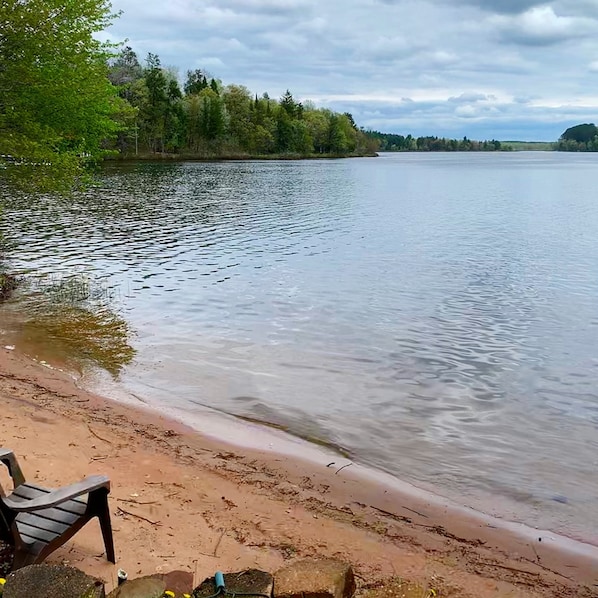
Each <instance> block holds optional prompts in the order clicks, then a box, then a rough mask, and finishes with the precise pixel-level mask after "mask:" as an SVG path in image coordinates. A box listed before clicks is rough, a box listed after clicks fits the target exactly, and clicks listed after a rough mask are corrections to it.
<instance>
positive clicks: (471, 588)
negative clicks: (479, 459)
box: [0, 348, 598, 598]
mask: <svg viewBox="0 0 598 598" xmlns="http://www.w3.org/2000/svg"><path fill="white" fill-rule="evenodd" d="M0 401H1V402H2V403H1V404H2V418H1V420H0V439H1V445H2V446H4V447H7V448H11V449H13V450H14V451H15V452H16V454H17V455H18V457H19V459H20V462H21V467H22V468H23V470H24V472H25V475H26V476H27V477H28V479H30V480H35V481H36V482H39V483H42V484H45V485H47V486H60V485H64V484H68V483H71V482H75V481H77V480H79V479H81V478H83V477H85V476H87V475H91V474H95V473H102V474H106V475H108V476H109V477H110V479H111V483H112V490H111V494H110V507H111V513H112V524H113V529H114V536H115V544H116V553H117V564H116V565H112V564H111V563H109V562H107V561H106V559H105V557H104V554H103V545H102V541H101V535H100V532H99V526H98V525H97V524H96V523H95V522H93V523H91V524H89V525H88V526H87V527H86V528H85V529H84V530H83V531H82V532H80V533H79V534H77V535H76V536H75V538H73V540H71V541H70V542H69V543H67V544H66V545H65V546H64V547H63V548H62V549H60V550H58V551H57V552H56V553H54V554H53V555H52V556H51V557H50V559H49V561H50V562H68V563H70V564H72V565H74V566H76V567H79V568H81V569H82V570H84V571H85V572H87V573H90V574H92V575H97V576H98V577H101V578H102V579H104V580H105V581H106V582H107V587H108V588H110V587H112V586H113V585H114V584H115V581H116V572H117V569H118V568H119V567H121V568H123V569H125V570H126V571H127V572H128V573H129V576H130V577H136V576H139V575H146V574H151V573H154V572H167V571H170V570H174V569H184V570H188V571H191V572H192V573H193V575H194V578H195V581H196V582H197V583H199V582H201V581H202V580H203V579H204V578H206V577H209V576H211V575H213V573H214V571H216V570H222V571H238V570H241V569H244V568H250V567H257V568H260V569H263V570H268V571H274V570H276V569H277V568H279V567H280V566H282V565H284V564H285V563H287V562H289V561H290V560H291V559H296V558H300V557H306V556H314V555H321V556H328V557H335V558H339V559H343V560H346V561H348V562H350V563H352V565H353V567H354V569H355V572H356V575H357V581H358V586H359V587H360V588H362V589H363V588H368V587H377V586H379V585H381V584H382V585H383V584H384V583H385V582H387V581H388V580H389V579H391V578H396V577H401V578H406V579H409V580H413V581H416V582H419V583H420V584H422V585H423V586H424V587H430V588H434V589H435V590H436V591H437V595H438V596H459V597H464V598H468V597H472V598H473V597H476V598H478V597H479V598H485V597H490V596H496V597H505V598H506V597H510V598H516V597H523V596H550V597H552V596H554V597H555V598H556V597H563V598H566V597H574V596H582V597H591V596H598V549H597V548H596V547H592V546H589V545H583V544H579V543H576V542H573V541H568V540H567V539H564V538H559V537H556V536H555V535H554V534H551V533H547V532H542V531H538V530H532V529H529V528H524V527H523V526H518V525H514V524H509V523H506V522H500V521H498V520H496V519H490V518H487V517H485V516H483V515H481V514H477V513H475V512H473V511H470V510H468V509H465V508H461V507H458V506H456V505H452V504H449V503H447V502H446V501H444V500H442V499H441V498H439V497H434V496H432V495H430V494H427V493H425V492H419V491H417V490H416V489H415V488H411V487H408V486H407V485H402V486H401V485H400V484H399V483H397V484H392V483H391V482H392V480H390V479H386V478H385V477H384V476H376V475H375V474H373V473H371V472H369V473H368V472H367V471H365V470H363V469H362V468H360V467H358V466H357V465H353V466H346V465H348V463H349V462H347V460H346V459H343V458H342V457H339V458H338V459H337V460H336V459H334V458H330V457H329V456H328V455H326V454H325V453H322V454H321V457H320V458H318V453H317V451H314V453H313V454H312V453H310V454H309V459H303V458H301V457H302V455H300V454H296V455H294V456H293V457H290V456H288V455H281V454H277V453H276V452H275V451H273V450H256V449H255V448H252V449H249V448H243V447H240V446H234V445H231V444H227V443H225V442H223V441H221V440H218V439H214V438H211V437H207V436H205V435H202V434H200V433H198V432H197V431H195V430H192V429H190V428H188V427H186V426H184V425H183V424H181V423H179V422H176V421H174V420H170V419H167V418H165V417H162V416H160V415H159V414H156V413H154V412H149V411H144V410H141V409H136V408H134V407H131V406H128V405H123V404H121V403H117V402H114V401H111V400H108V399H105V398H102V397H100V396H97V395H94V394H92V393H89V392H87V391H85V390H82V389H81V388H79V387H78V386H77V384H76V382H75V380H74V379H73V377H72V376H71V375H70V374H67V373H65V372H62V371H60V370H59V369H51V368H50V367H48V366H47V365H43V364H40V363H38V362H36V361H35V360H33V359H31V358H29V357H27V356H24V355H20V354H19V353H18V352H17V351H14V350H8V349H6V348H0ZM222 425H226V422H224V423H222V424H221V426H222ZM246 433H247V434H249V435H251V434H256V435H259V434H267V432H263V431H262V430H261V429H260V428H259V427H257V426H256V427H255V428H249V429H248V430H247V432H246ZM268 446H269V445H268ZM297 452H300V451H297ZM306 454H307V451H306ZM314 455H315V456H314ZM1 483H2V485H3V487H5V488H6V487H7V485H8V477H7V475H6V472H4V471H3V472H2V478H1Z"/></svg>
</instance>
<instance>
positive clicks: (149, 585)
mask: <svg viewBox="0 0 598 598" xmlns="http://www.w3.org/2000/svg"><path fill="white" fill-rule="evenodd" d="M167 589H168V588H167V587H166V582H165V581H164V580H163V579H160V577H159V576H157V577H152V576H150V577H139V578H138V579H131V580H129V581H125V582H124V583H123V584H122V585H120V586H118V587H117V588H115V589H114V590H112V592H110V594H108V598H162V596H163V595H164V591H165V590H167ZM2 598H4V597H2Z"/></svg>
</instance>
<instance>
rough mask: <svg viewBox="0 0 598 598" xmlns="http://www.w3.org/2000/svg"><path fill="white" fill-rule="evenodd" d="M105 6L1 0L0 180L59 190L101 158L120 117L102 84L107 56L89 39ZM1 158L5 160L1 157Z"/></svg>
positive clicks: (92, 0)
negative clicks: (0, 173)
mask: <svg viewBox="0 0 598 598" xmlns="http://www.w3.org/2000/svg"><path fill="white" fill-rule="evenodd" d="M113 16H114V15H112V14H111V12H110V4H109V2H108V1H107V0H26V1H25V0H2V2H1V3H0V23H1V24H2V25H1V28H0V155H2V156H3V158H0V161H2V163H3V164H2V170H1V172H2V177H3V178H4V179H5V180H6V179H9V180H11V181H12V182H14V183H17V184H20V185H22V186H26V187H33V188H36V189H39V190H65V189H68V188H70V187H71V186H72V185H73V183H75V182H76V181H77V180H80V177H81V175H82V174H83V173H84V171H85V168H86V166H88V165H89V164H90V162H93V161H94V160H95V159H97V158H99V157H100V156H101V155H102V154H103V150H102V149H101V147H102V142H103V141H104V140H105V139H106V138H108V137H110V136H111V135H113V134H114V133H115V131H116V129H117V128H118V123H117V122H116V121H115V120H114V119H113V116H114V115H115V114H116V113H117V112H118V110H119V102H118V97H117V94H116V90H115V88H114V87H113V86H112V85H111V84H110V82H109V81H108V78H107V72H108V59H109V58H110V57H111V53H112V49H111V47H110V46H109V45H107V44H103V43H101V42H99V41H98V40H97V39H96V38H95V37H94V34H96V33H97V32H99V31H102V30H104V29H105V28H106V27H107V26H108V25H109V24H110V23H111V21H112V19H113ZM6 156H9V157H8V158H6Z"/></svg>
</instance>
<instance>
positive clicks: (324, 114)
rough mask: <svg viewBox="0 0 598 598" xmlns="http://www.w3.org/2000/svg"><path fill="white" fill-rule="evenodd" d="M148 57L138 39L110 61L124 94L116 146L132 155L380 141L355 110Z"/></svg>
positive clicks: (316, 149) (329, 147) (364, 145)
mask: <svg viewBox="0 0 598 598" xmlns="http://www.w3.org/2000/svg"><path fill="white" fill-rule="evenodd" d="M144 62H145V64H143V65H142V64H141V62H140V60H139V58H138V56H137V54H136V53H135V52H134V51H133V49H132V48H131V47H125V48H123V49H122V50H121V51H120V52H119V54H118V55H117V56H115V57H114V58H113V59H111V60H110V61H109V69H108V78H109V80H110V82H111V83H112V85H113V86H114V87H115V89H116V91H117V94H118V96H119V98H120V99H121V100H122V102H123V109H122V111H121V114H120V117H121V122H120V124H121V127H120V131H119V133H118V135H117V139H116V141H115V144H114V147H115V148H116V149H118V150H119V151H120V152H121V153H122V154H124V155H140V154H147V153H150V154H155V153H162V154H164V153H166V154H177V155H190V156H198V157H201V156H205V157H210V156H218V157H226V156H235V155H239V156H243V155H253V156H260V155H280V154H288V155H299V156H306V155H323V154H326V155H335V156H346V155H355V154H372V153H374V152H375V150H376V147H377V143H376V141H375V140H374V139H372V138H371V137H369V136H368V135H366V134H365V133H364V132H363V131H362V130H360V129H359V128H358V127H357V126H356V124H355V122H354V120H353V117H352V116H351V114H348V113H345V114H339V113H337V112H333V111H332V110H328V109H325V108H316V107H315V106H314V105H313V104H312V103H311V102H299V101H297V100H295V98H294V97H293V95H292V94H291V92H290V91H288V90H287V91H286V93H285V94H284V95H283V96H282V97H281V98H280V99H273V98H270V97H269V95H268V94H267V93H264V94H262V95H261V96H258V95H253V94H252V93H251V92H250V91H249V90H248V89H247V88H246V87H244V86H242V85H235V84H230V85H223V83H222V82H221V81H220V80H218V79H216V78H214V77H213V76H211V75H210V74H209V73H208V72H207V71H205V70H203V69H195V70H189V71H187V73H186V76H185V79H184V83H183V85H182V88H181V86H180V83H179V79H178V73H177V72H176V70H174V69H172V68H165V67H163V66H162V64H161V62H160V58H159V57H158V56H157V55H156V54H152V53H150V54H148V56H147V58H146V59H145V61H144Z"/></svg>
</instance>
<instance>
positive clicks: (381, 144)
mask: <svg viewBox="0 0 598 598" xmlns="http://www.w3.org/2000/svg"><path fill="white" fill-rule="evenodd" d="M366 134H367V135H368V137H370V138H371V139H374V140H376V141H377V143H378V148H379V150H380V151H382V152H496V151H505V150H509V149H510V148H509V147H505V146H504V145H503V144H501V142H500V141H497V140H496V139H492V140H491V141H473V140H471V139H468V138H467V137H463V139H447V138H445V137H435V136H426V137H413V136H412V135H398V134H394V133H380V132H379V131H367V133H366Z"/></svg>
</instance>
